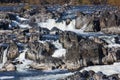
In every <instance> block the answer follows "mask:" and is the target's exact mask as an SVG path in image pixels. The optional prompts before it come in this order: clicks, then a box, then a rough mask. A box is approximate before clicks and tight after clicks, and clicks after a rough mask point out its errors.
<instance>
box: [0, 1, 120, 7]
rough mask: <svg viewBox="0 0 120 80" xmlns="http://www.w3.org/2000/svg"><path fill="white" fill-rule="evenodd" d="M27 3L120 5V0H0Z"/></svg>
mask: <svg viewBox="0 0 120 80" xmlns="http://www.w3.org/2000/svg"><path fill="white" fill-rule="evenodd" d="M20 2H23V3H29V4H65V3H70V4H74V5H78V4H111V5H117V6H120V0H8V1H7V0H5V1H4V0H1V1H0V3H20Z"/></svg>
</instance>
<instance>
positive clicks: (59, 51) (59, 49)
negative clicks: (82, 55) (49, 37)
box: [52, 41, 66, 58]
mask: <svg viewBox="0 0 120 80" xmlns="http://www.w3.org/2000/svg"><path fill="white" fill-rule="evenodd" d="M53 44H54V45H55V47H56V48H57V50H56V51H55V52H54V53H53V55H52V57H58V58H59V57H64V56H65V54H66V49H64V48H63V46H62V44H61V43H59V41H56V42H53Z"/></svg>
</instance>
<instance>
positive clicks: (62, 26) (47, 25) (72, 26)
mask: <svg viewBox="0 0 120 80" xmlns="http://www.w3.org/2000/svg"><path fill="white" fill-rule="evenodd" d="M38 25H39V26H40V27H44V28H48V29H49V30H51V29H52V28H53V27H57V28H58V29H61V30H63V31H64V30H73V29H75V20H72V21H71V22H70V24H69V25H66V22H65V21H62V22H56V20H54V19H48V20H47V21H46V22H41V23H38Z"/></svg>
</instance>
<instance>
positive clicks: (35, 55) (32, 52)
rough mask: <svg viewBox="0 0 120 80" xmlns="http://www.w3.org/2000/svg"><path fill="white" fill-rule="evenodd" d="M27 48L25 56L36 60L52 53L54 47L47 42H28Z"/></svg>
mask: <svg viewBox="0 0 120 80" xmlns="http://www.w3.org/2000/svg"><path fill="white" fill-rule="evenodd" d="M28 48H29V50H28V51H27V53H26V58H27V59H30V60H33V61H37V62H38V63H39V61H40V60H42V59H44V58H45V57H47V56H51V55H52V54H53V53H54V50H55V47H54V45H52V44H51V43H49V42H45V43H40V42H30V43H28Z"/></svg>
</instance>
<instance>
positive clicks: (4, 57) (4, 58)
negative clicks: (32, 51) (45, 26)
mask: <svg viewBox="0 0 120 80" xmlns="http://www.w3.org/2000/svg"><path fill="white" fill-rule="evenodd" d="M7 52H8V47H7V48H6V49H5V50H4V52H3V62H2V64H3V65H4V64H5V63H6V62H7Z"/></svg>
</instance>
